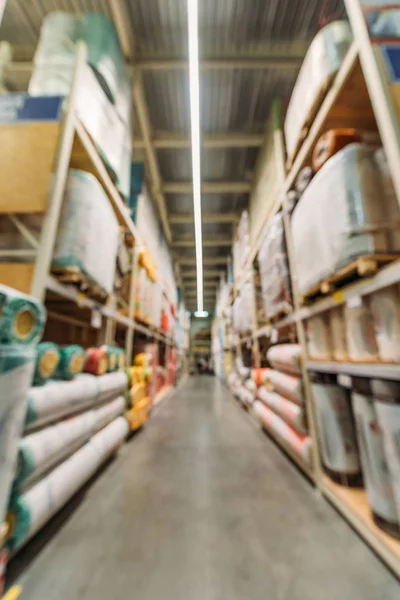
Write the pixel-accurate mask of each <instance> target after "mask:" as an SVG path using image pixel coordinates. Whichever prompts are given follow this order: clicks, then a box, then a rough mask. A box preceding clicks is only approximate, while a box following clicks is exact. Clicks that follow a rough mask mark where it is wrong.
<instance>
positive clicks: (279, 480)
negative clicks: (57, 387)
mask: <svg viewBox="0 0 400 600" xmlns="http://www.w3.org/2000/svg"><path fill="white" fill-rule="evenodd" d="M74 504H75V506H74V511H71V509H67V510H66V511H64V512H63V513H62V514H61V515H60V516H59V517H58V518H56V520H55V521H54V522H53V523H51V524H50V525H49V526H48V527H47V528H46V529H45V530H44V533H42V534H40V535H39V536H38V538H37V539H36V540H34V541H33V542H32V543H31V544H30V545H29V546H28V547H27V548H26V549H25V551H23V552H22V553H21V555H20V556H19V557H18V558H17V559H16V560H15V561H14V564H12V565H11V569H10V572H11V575H12V577H13V579H14V582H15V583H19V584H21V585H22V587H23V592H22V595H21V598H22V600H43V599H44V598H57V599H58V600H78V599H79V600H110V599H111V598H112V599H115V600H117V599H118V600H119V599H121V600H122V599H124V600H125V599H128V598H129V599H130V598H137V599H138V600H155V599H157V598H163V599H164V600H246V599H248V600H265V599H266V598H268V600H311V599H312V600H314V599H315V600H321V598H324V600H337V598H340V599H341V600H359V599H360V600H361V599H363V600H376V598H380V599H382V600H392V599H393V600H395V598H396V599H398V598H399V590H400V587H399V583H398V582H397V581H396V580H395V579H394V578H392V576H391V575H390V573H389V572H388V571H387V570H386V568H385V567H384V566H383V565H382V564H381V563H380V562H379V560H378V559H377V558H376V557H375V556H374V554H373V553H372V552H370V550H369V549H368V548H367V546H365V545H364V544H363V543H362V542H361V540H360V539H359V538H358V537H357V535H356V534H355V533H353V531H352V530H351V529H350V528H349V527H348V525H347V524H346V523H345V522H344V521H343V520H342V519H341V518H340V517H339V516H338V515H337V514H336V512H335V511H334V510H333V509H332V508H331V507H330V506H329V505H328V504H327V503H326V502H325V501H324V500H323V499H322V498H319V497H318V496H317V495H316V494H315V492H314V491H313V489H312V487H311V486H310V485H309V484H308V483H307V481H306V480H305V479H304V478H303V477H302V476H301V475H300V474H299V473H298V471H297V469H296V468H295V467H294V466H293V465H292V464H291V463H290V462H289V461H288V460H287V459H286V458H285V456H284V455H282V453H281V452H280V450H278V449H277V447H276V446H275V445H274V444H273V443H272V442H271V441H270V440H269V439H268V438H267V437H266V436H265V435H264V434H263V433H262V432H261V431H260V430H259V429H258V428H257V426H256V425H255V424H254V423H253V421H252V420H251V418H250V417H249V416H248V415H247V414H245V413H244V412H243V410H242V409H241V408H240V406H239V405H238V404H237V403H236V402H235V401H234V400H233V399H232V398H231V396H230V393H229V392H228V391H227V390H226V388H224V387H223V386H222V384H221V383H220V382H219V381H218V380H217V379H215V378H211V377H210V378H208V377H206V376H203V377H193V378H191V379H189V380H188V382H187V383H186V384H185V385H184V386H183V387H181V388H180V390H179V392H178V393H177V394H176V395H175V397H173V398H172V399H171V400H169V401H166V402H165V403H164V404H162V405H161V406H160V407H159V408H158V409H157V412H156V414H155V415H154V418H153V419H152V420H151V421H150V422H149V423H148V425H147V426H146V428H145V429H144V431H142V432H140V433H139V434H138V435H136V437H135V438H133V439H132V440H131V441H130V442H129V443H128V444H127V445H126V446H125V447H124V448H123V449H122V451H121V452H120V454H119V457H118V459H117V460H115V461H113V462H112V463H111V464H110V465H108V467H107V468H106V469H105V470H104V471H103V472H102V473H101V474H100V476H99V477H97V479H96V480H95V481H94V483H93V484H92V485H91V486H90V487H88V488H86V490H85V491H84V492H83V493H82V494H81V495H79V496H78V497H77V498H76V501H75V503H74ZM45 542H46V543H45ZM18 571H21V573H20V574H19V575H18Z"/></svg>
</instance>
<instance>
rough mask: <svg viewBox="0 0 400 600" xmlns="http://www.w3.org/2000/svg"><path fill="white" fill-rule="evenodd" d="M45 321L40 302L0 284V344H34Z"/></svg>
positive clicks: (43, 310) (40, 333)
mask: <svg viewBox="0 0 400 600" xmlns="http://www.w3.org/2000/svg"><path fill="white" fill-rule="evenodd" d="M45 323H46V310H45V308H44V306H43V305H42V304H41V303H40V302H38V301H37V300H35V298H32V297H31V296H27V295H26V294H23V293H22V292H18V291H17V290H14V289H13V288H10V287H8V286H6V285H2V284H0V343H1V344H23V345H28V344H36V343H37V342H38V341H39V340H40V338H41V337H42V335H43V330H44V326H45Z"/></svg>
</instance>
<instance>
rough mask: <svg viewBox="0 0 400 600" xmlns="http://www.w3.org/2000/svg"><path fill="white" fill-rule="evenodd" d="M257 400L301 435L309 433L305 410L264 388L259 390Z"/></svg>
mask: <svg viewBox="0 0 400 600" xmlns="http://www.w3.org/2000/svg"><path fill="white" fill-rule="evenodd" d="M257 398H258V399H259V400H261V402H262V403H263V404H265V406H267V407H268V408H270V409H271V410H272V411H273V412H274V413H275V414H277V415H278V416H279V417H281V419H283V420H284V421H285V422H286V423H287V424H288V425H291V426H292V427H293V428H294V429H296V430H297V431H298V432H299V433H303V434H304V433H306V432H307V428H306V419H305V414H304V409H303V408H302V407H301V406H298V405H297V404H294V403H293V402H291V401H290V400H287V399H286V398H284V397H283V396H281V395H280V394H276V393H275V392H270V391H268V390H267V389H266V388H263V387H261V388H259V389H258V391H257Z"/></svg>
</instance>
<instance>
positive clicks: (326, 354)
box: [307, 315, 332, 360]
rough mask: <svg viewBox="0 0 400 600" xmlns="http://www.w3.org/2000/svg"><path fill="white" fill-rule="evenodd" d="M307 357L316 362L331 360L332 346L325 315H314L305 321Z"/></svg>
mask: <svg viewBox="0 0 400 600" xmlns="http://www.w3.org/2000/svg"><path fill="white" fill-rule="evenodd" d="M307 341H308V355H309V357H310V358H313V359H316V360H331V359H332V344H331V340H330V336H329V328H328V322H327V319H326V316H325V315H315V316H314V317H311V319H308V321H307Z"/></svg>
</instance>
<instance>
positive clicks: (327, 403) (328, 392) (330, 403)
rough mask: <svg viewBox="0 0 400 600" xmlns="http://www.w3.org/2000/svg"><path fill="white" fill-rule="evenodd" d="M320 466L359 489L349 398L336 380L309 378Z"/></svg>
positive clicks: (333, 477) (312, 375) (331, 377)
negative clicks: (317, 433) (320, 459)
mask: <svg viewBox="0 0 400 600" xmlns="http://www.w3.org/2000/svg"><path fill="white" fill-rule="evenodd" d="M311 381H312V384H311V386H312V392H313V397H314V404H315V410H316V416H317V422H318V432H319V441H320V446H321V455H322V462H323V465H324V467H325V469H326V471H327V473H328V475H329V476H330V477H331V478H332V479H333V480H334V481H337V482H338V483H341V484H343V485H349V486H350V485H359V484H360V482H361V472H360V460H359V456H358V449H357V441H356V434H355V431H354V426H353V420H352V415H351V409H350V395H349V393H348V391H347V390H345V389H344V388H342V387H341V386H339V385H338V384H337V379H336V376H334V375H322V374H311Z"/></svg>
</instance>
